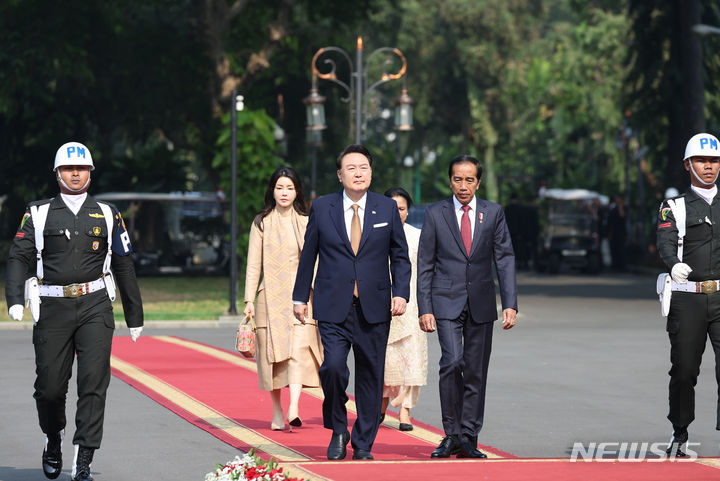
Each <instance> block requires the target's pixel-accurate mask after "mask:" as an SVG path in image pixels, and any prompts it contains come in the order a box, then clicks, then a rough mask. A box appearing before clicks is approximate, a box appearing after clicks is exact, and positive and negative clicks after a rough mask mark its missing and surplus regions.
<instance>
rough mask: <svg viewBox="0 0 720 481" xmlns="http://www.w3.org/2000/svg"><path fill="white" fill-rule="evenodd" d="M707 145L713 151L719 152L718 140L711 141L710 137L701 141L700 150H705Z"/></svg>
mask: <svg viewBox="0 0 720 481" xmlns="http://www.w3.org/2000/svg"><path fill="white" fill-rule="evenodd" d="M706 145H709V146H710V148H711V149H713V150H717V149H718V142H717V139H711V138H708V137H703V138H702V139H700V148H701V149H704V148H705V146H706Z"/></svg>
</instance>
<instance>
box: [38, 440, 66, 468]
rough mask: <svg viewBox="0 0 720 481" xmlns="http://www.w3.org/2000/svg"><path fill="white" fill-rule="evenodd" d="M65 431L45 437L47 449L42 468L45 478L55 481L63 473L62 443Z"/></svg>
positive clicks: (44, 453) (43, 456)
mask: <svg viewBox="0 0 720 481" xmlns="http://www.w3.org/2000/svg"><path fill="white" fill-rule="evenodd" d="M64 434H65V431H64V430H63V431H60V432H59V433H55V434H46V435H45V449H44V450H43V455H42V468H43V473H45V476H46V477H48V478H50V479H55V478H57V477H58V476H60V473H61V472H62V442H63V435H64Z"/></svg>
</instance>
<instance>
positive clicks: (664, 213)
mask: <svg viewBox="0 0 720 481" xmlns="http://www.w3.org/2000/svg"><path fill="white" fill-rule="evenodd" d="M670 210H671V209H670V207H665V208H664V209H663V210H661V211H660V219H662V220H667V217H668V214H669V213H670Z"/></svg>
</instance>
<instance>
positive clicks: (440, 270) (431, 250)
mask: <svg viewBox="0 0 720 481" xmlns="http://www.w3.org/2000/svg"><path fill="white" fill-rule="evenodd" d="M448 175H449V176H450V187H451V188H452V191H453V196H452V197H451V198H449V199H447V200H444V201H441V202H438V203H436V204H433V205H431V206H430V207H428V209H427V211H426V212H425V221H424V223H423V228H422V232H421V234H420V245H419V248H418V275H417V295H418V314H419V315H420V327H421V329H422V330H423V331H426V332H433V331H435V329H437V331H438V340H439V341H440V348H441V351H442V354H441V357H440V380H439V384H440V408H441V411H442V422H443V429H444V430H445V435H446V436H445V438H444V439H443V440H442V442H441V443H440V445H439V446H438V448H437V449H435V451H433V453H432V454H431V457H433V458H447V457H449V456H450V455H452V454H457V455H458V457H467V458H485V457H487V456H486V455H485V453H483V452H482V451H479V450H478V449H477V436H478V433H479V432H480V429H481V428H482V425H483V414H484V411H485V385H486V381H487V369H488V362H489V361H490V349H491V346H492V333H493V321H495V320H496V319H497V318H498V316H497V308H496V305H495V283H494V281H493V276H492V263H493V261H495V266H496V268H497V274H498V280H499V283H500V299H501V301H502V308H503V312H502V315H503V316H502V320H503V321H502V322H503V329H510V328H511V327H513V326H514V325H515V317H516V315H517V286H516V284H515V255H514V253H513V248H512V243H511V241H510V234H509V232H508V227H507V224H506V223H505V214H504V213H503V209H502V207H500V206H499V205H498V204H495V203H493V202H489V201H487V200H483V199H478V198H477V197H475V191H477V189H478V187H479V186H480V178H481V176H482V167H481V166H480V165H479V162H478V160H477V159H475V158H474V157H470V156H469V155H460V156H457V157H455V158H454V159H453V160H452V161H451V162H450V168H449V169H448Z"/></svg>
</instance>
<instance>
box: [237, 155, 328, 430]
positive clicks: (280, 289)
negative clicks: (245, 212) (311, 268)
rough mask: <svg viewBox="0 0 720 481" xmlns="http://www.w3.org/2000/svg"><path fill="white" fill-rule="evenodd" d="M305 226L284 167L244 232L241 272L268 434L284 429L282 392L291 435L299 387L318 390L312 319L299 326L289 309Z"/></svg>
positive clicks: (295, 183)
mask: <svg viewBox="0 0 720 481" xmlns="http://www.w3.org/2000/svg"><path fill="white" fill-rule="evenodd" d="M307 221H308V217H307V205H306V204H305V199H304V197H303V193H302V185H301V184H300V178H299V176H298V174H297V172H295V171H294V170H293V169H291V168H290V167H280V168H279V169H277V170H276V171H275V172H274V173H273V175H272V176H271V177H270V182H269V184H268V188H267V191H266V192H265V206H264V207H263V209H262V210H261V211H260V213H259V214H258V215H257V216H256V217H255V220H254V221H253V224H252V226H251V228H250V244H249V246H248V257H247V270H246V271H245V315H247V316H254V317H255V323H256V325H257V356H256V358H257V371H258V381H259V384H260V389H262V390H264V391H270V397H271V399H272V404H273V417H272V422H271V423H270V427H271V429H273V430H282V429H284V428H285V416H284V414H283V409H282V405H281V402H280V397H281V396H280V392H281V389H282V388H283V387H285V386H288V387H289V388H290V389H289V390H290V406H289V407H288V412H287V419H288V423H289V424H290V430H292V428H293V426H295V427H297V426H301V425H302V421H301V420H300V414H299V411H298V402H299V400H300V392H301V391H302V388H303V386H306V387H317V386H319V385H320V378H319V377H318V369H319V368H320V365H321V364H322V346H321V344H320V336H319V334H318V330H317V324H316V322H315V321H314V320H312V315H310V316H308V317H309V319H308V320H306V321H305V323H300V322H299V321H298V320H296V319H295V316H294V315H293V303H292V290H293V286H294V284H295V274H296V272H297V265H298V260H299V259H300V252H301V251H302V247H303V242H304V238H305V228H306V226H307ZM261 274H262V280H261ZM258 284H259V286H258ZM256 294H257V308H256V307H255V297H256Z"/></svg>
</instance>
